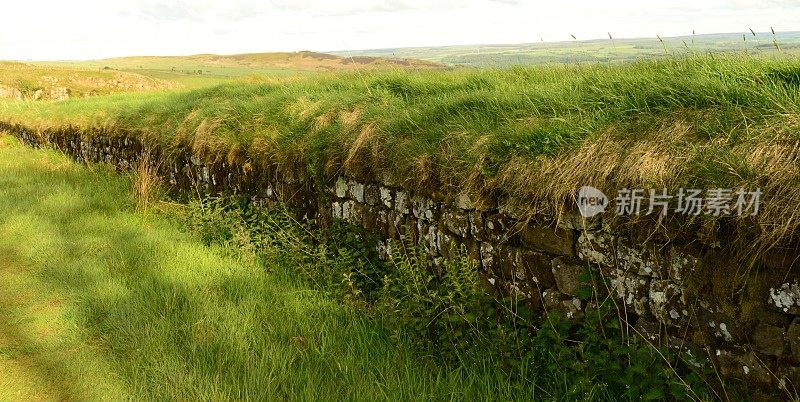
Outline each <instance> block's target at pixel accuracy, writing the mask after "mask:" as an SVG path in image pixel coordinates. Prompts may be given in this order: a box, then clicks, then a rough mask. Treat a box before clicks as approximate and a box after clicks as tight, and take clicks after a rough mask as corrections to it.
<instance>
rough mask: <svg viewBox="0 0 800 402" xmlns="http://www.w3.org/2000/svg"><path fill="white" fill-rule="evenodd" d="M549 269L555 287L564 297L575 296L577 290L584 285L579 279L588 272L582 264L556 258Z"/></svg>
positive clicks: (584, 264)
mask: <svg viewBox="0 0 800 402" xmlns="http://www.w3.org/2000/svg"><path fill="white" fill-rule="evenodd" d="M551 269H552V272H553V278H555V282H556V287H558V290H559V291H560V292H561V293H563V294H565V295H569V296H577V294H578V289H579V288H580V287H581V286H584V285H586V283H584V282H582V281H581V278H580V277H581V276H583V275H585V274H587V273H588V272H589V269H588V267H587V266H586V263H584V262H581V261H575V260H570V259H568V258H563V257H557V258H554V259H553V260H552V261H551Z"/></svg>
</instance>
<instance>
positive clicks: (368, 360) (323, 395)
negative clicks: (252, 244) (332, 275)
mask: <svg viewBox="0 0 800 402" xmlns="http://www.w3.org/2000/svg"><path fill="white" fill-rule="evenodd" d="M0 154H5V155H0V160H5V162H0V165H3V164H5V166H0V234H1V235H2V236H0V252H2V253H3V254H2V255H3V256H4V258H5V259H7V260H8V261H9V262H10V268H7V269H11V270H18V273H17V274H18V275H21V276H24V277H25V280H26V281H27V287H28V288H29V290H30V289H33V290H34V291H35V292H37V293H39V294H38V295H36V296H35V297H33V299H37V298H42V297H47V296H48V295H49V294H52V295H59V297H61V298H63V299H64V300H65V310H64V314H62V315H61V317H60V320H61V321H55V322H54V323H53V325H56V326H63V327H67V328H69V331H71V334H72V335H71V336H72V337H74V340H73V342H72V343H71V344H69V345H68V346H70V347H73V348H88V349H90V350H91V351H93V352H92V353H94V351H96V352H97V353H94V354H90V357H87V358H84V359H83V360H81V359H77V360H76V359H73V358H71V357H70V355H69V354H68V353H67V354H66V355H63V356H66V357H62V354H60V353H55V354H53V353H51V351H53V350H59V347H62V346H63V345H58V344H57V343H58V342H57V341H53V342H55V343H56V345H55V346H53V345H50V346H49V347H48V348H45V349H46V350H43V351H42V353H33V354H32V358H33V359H34V360H33V366H34V367H35V368H36V373H37V376H38V377H40V380H41V382H43V383H54V384H56V388H57V389H55V388H54V390H53V392H52V393H51V396H52V397H54V398H55V399H94V398H95V397H97V398H98V399H104V397H105V396H106V395H95V393H97V392H100V393H101V394H102V392H105V391H102V392H101V391H98V389H99V388H98V387H99V384H104V382H105V381H107V380H108V378H110V377H117V376H118V377H119V386H118V388H117V389H116V391H118V392H119V393H120V394H121V395H125V396H126V397H134V398H136V399H138V398H141V397H146V398H148V399H149V398H154V399H231V398H236V399H241V398H246V399H263V398H265V397H267V398H269V399H286V398H292V399H296V398H300V399H330V398H335V399H341V398H344V399H362V400H363V399H384V398H387V397H388V396H389V395H391V396H392V397H400V398H403V397H404V396H405V398H415V399H441V398H449V397H467V396H468V395H470V394H472V396H476V394H475V393H476V392H478V389H480V388H482V387H485V386H486V383H487V382H491V381H496V380H498V379H496V378H495V379H492V380H490V379H488V378H482V379H472V380H470V381H474V382H469V381H467V382H465V381H464V376H463V375H462V374H459V373H455V374H447V373H444V372H442V371H440V370H439V369H438V368H436V367H435V366H434V365H433V364H432V363H430V362H429V361H427V360H426V359H419V358H417V357H415V354H414V353H412V352H411V350H410V349H409V348H405V347H402V345H399V344H398V343H397V342H396V341H394V340H392V339H391V337H390V335H389V334H388V332H387V331H386V330H385V329H383V328H382V327H381V326H380V325H379V324H377V323H374V322H372V321H370V320H369V319H367V318H364V317H363V315H362V314H360V313H358V312H355V311H352V310H350V309H348V308H347V307H344V306H342V305H340V304H338V303H336V302H335V301H332V300H330V299H328V298H326V297H325V296H324V295H322V294H320V293H318V292H315V291H310V290H307V289H306V288H304V286H302V284H299V283H298V282H296V281H294V280H293V279H292V278H291V275H289V274H288V271H289V270H286V269H283V270H281V268H280V267H276V269H271V270H269V271H271V272H273V273H272V274H270V273H267V271H265V270H263V269H261V268H258V267H254V266H252V265H249V264H244V263H239V262H237V261H236V260H234V259H232V258H229V257H225V256H223V255H222V254H221V253H219V252H216V251H214V250H213V249H209V248H207V247H204V246H203V245H202V244H200V243H199V242H197V241H195V240H194V239H192V238H190V237H187V236H186V235H184V234H182V233H181V232H180V231H179V230H177V229H176V228H173V227H171V226H170V222H168V221H167V220H165V219H163V218H159V217H155V218H143V217H142V216H140V215H137V214H135V213H133V212H131V211H132V208H131V205H132V201H131V199H130V198H129V196H128V194H129V184H128V183H127V182H126V181H125V180H122V179H120V178H119V177H117V176H115V175H114V174H113V173H111V172H110V171H106V170H103V169H93V171H92V172H89V171H87V170H86V169H85V168H82V167H78V166H76V165H72V164H69V163H67V162H66V161H65V160H64V159H63V158H62V157H60V156H55V155H54V154H50V153H46V152H44V151H36V152H35V153H34V152H32V151H29V150H23V149H21V148H19V147H12V148H11V149H2V148H0ZM53 160H55V161H56V163H53ZM2 287H3V285H2V284H0V299H2V295H3V293H7V294H9V295H10V294H11V292H10V290H9V289H2ZM31 301H32V300H25V299H20V300H3V302H2V303H5V304H9V306H8V307H7V308H8V309H14V310H15V313H14V314H16V316H17V318H18V319H17V320H9V321H8V322H7V323H5V324H3V328H2V334H3V336H4V337H7V338H8V339H11V340H12V341H13V342H14V343H16V344H19V345H22V347H32V348H33V349H34V350H36V348H37V347H38V346H37V345H39V344H40V343H41V341H40V340H37V339H36V334H33V333H31V332H30V330H29V329H28V328H26V327H25V326H24V325H18V322H19V321H20V319H22V320H24V319H35V318H36V317H35V315H36V312H35V311H31V310H30V308H29V307H30V306H29V304H30V302H31ZM0 313H2V311H0ZM12 313H13V312H12ZM62 343H63V342H62ZM25 345H27V346H25ZM87 345H88V346H87ZM93 359H95V360H98V359H99V360H104V361H107V362H108V364H109V365H110V367H112V369H111V371H112V372H113V373H112V374H108V373H107V372H104V370H102V369H95V370H87V368H86V365H90V366H93V365H97V366H99V367H101V368H102V367H103V363H97V361H95V360H93ZM500 380H501V381H502V379H500ZM501 386H502V385H501ZM484 392H485V390H484Z"/></svg>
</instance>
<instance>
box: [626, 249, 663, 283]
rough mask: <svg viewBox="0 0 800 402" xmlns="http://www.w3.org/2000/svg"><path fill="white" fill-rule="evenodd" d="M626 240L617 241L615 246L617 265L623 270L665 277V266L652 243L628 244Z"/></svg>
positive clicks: (659, 277) (658, 277)
mask: <svg viewBox="0 0 800 402" xmlns="http://www.w3.org/2000/svg"><path fill="white" fill-rule="evenodd" d="M627 243H628V242H627V241H619V242H618V243H617V247H616V257H617V266H618V268H619V269H621V270H623V271H625V272H633V273H636V274H638V275H641V276H649V277H651V278H656V279H666V278H667V275H668V274H667V267H666V265H665V264H663V263H662V259H661V256H660V255H659V250H658V248H657V247H656V246H655V245H653V244H637V245H631V246H629V245H628V244H627Z"/></svg>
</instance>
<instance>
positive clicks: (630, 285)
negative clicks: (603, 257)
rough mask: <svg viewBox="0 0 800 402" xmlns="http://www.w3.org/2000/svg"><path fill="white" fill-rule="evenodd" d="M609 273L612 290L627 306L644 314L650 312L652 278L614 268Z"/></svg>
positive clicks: (639, 313)
mask: <svg viewBox="0 0 800 402" xmlns="http://www.w3.org/2000/svg"><path fill="white" fill-rule="evenodd" d="M612 272H613V274H611V275H607V277H608V278H609V279H610V281H611V285H612V290H613V291H614V292H615V293H616V294H617V297H619V298H620V299H621V300H622V302H623V303H625V306H626V307H627V308H629V309H633V311H634V312H635V313H636V314H638V315H640V316H642V315H646V314H647V313H648V312H649V305H648V297H649V295H650V278H645V277H641V276H638V275H635V274H631V273H624V272H622V271H621V270H613V271H612Z"/></svg>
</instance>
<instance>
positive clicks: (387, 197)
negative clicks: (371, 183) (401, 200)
mask: <svg viewBox="0 0 800 402" xmlns="http://www.w3.org/2000/svg"><path fill="white" fill-rule="evenodd" d="M378 190H379V191H380V197H381V204H383V206H384V207H386V208H390V209H391V208H392V206H393V205H394V203H393V200H394V195H393V194H392V193H393V191H392V189H390V188H386V187H381V188H379V189H378Z"/></svg>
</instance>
